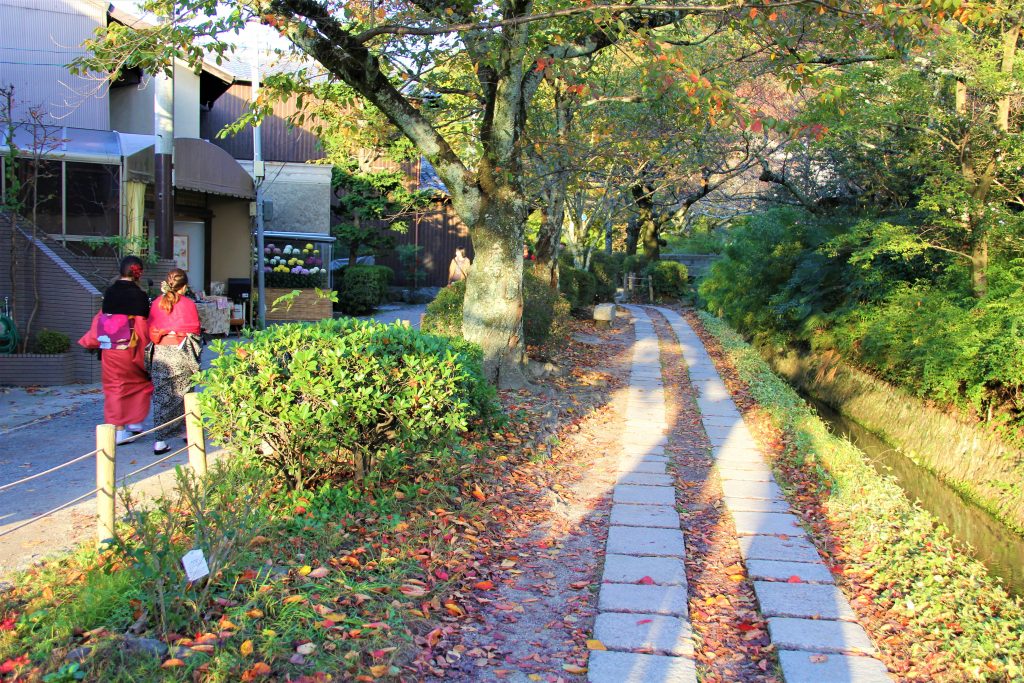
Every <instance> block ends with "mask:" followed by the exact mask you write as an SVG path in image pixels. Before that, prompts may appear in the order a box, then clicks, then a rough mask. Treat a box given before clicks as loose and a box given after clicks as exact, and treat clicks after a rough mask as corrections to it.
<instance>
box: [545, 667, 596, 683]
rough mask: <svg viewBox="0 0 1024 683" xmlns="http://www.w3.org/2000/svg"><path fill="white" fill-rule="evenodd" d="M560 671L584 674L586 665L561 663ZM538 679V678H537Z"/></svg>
mask: <svg viewBox="0 0 1024 683" xmlns="http://www.w3.org/2000/svg"><path fill="white" fill-rule="evenodd" d="M562 671H565V672H566V673H570V674H585V673H587V667H585V666H577V665H576V664H563V665H562ZM537 680H540V679H537Z"/></svg>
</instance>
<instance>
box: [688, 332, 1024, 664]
mask: <svg viewBox="0 0 1024 683" xmlns="http://www.w3.org/2000/svg"><path fill="white" fill-rule="evenodd" d="M700 317H701V321H702V322H703V323H704V326H705V328H706V329H707V330H708V332H710V333H711V334H712V335H713V336H715V337H716V338H717V339H718V340H719V342H721V344H722V346H723V347H724V349H725V351H726V353H727V354H728V356H729V358H730V360H731V361H732V362H733V364H734V365H735V367H736V370H737V373H738V375H739V378H740V379H741V380H742V381H743V382H744V383H746V384H747V386H748V387H749V390H750V394H751V397H752V398H753V399H754V400H755V401H757V403H758V404H759V405H760V406H761V407H762V408H764V409H765V410H766V411H767V414H768V415H769V416H770V417H771V419H772V421H773V422H774V423H775V425H776V426H777V427H779V428H780V429H782V430H783V431H785V432H786V433H787V434H788V435H789V436H790V437H791V438H792V443H793V450H792V452H791V454H790V455H789V456H787V457H791V458H793V459H794V461H795V464H798V465H800V466H802V467H803V469H804V470H805V471H807V472H811V473H814V474H815V476H816V477H817V478H818V479H819V480H820V483H821V485H822V486H823V487H825V488H826V489H827V492H828V493H827V495H828V502H827V505H826V508H825V509H826V510H828V512H829V520H830V521H831V522H832V525H831V526H830V528H831V529H833V530H838V532H839V533H838V535H839V538H840V539H841V541H842V543H843V545H844V546H845V548H846V549H847V551H848V552H849V557H848V559H847V567H848V568H847V573H849V574H851V575H854V576H856V575H857V572H858V571H859V572H860V573H861V575H863V576H870V578H869V579H867V581H868V582H869V584H868V585H869V586H871V587H872V588H873V589H874V590H875V591H877V595H878V599H879V601H880V602H881V603H882V606H883V607H886V608H888V610H889V614H890V616H891V617H892V618H893V619H896V620H898V621H899V622H900V624H901V629H902V630H903V631H904V633H905V634H906V635H907V636H908V637H907V641H908V642H910V643H911V644H912V645H911V647H912V649H911V652H909V653H908V654H909V659H910V661H915V660H925V659H928V660H933V659H935V658H936V657H937V656H938V657H940V658H941V660H942V661H941V665H942V666H943V667H945V669H944V673H945V674H946V675H945V676H944V678H943V679H942V680H950V681H966V680H984V681H1010V680H1014V681H1016V680H1021V676H1022V675H1024V670H1022V668H1021V662H1024V640H1022V639H1021V637H1020V634H1021V633H1022V632H1024V604H1022V603H1021V602H1019V601H1016V600H1014V599H1013V598H1011V597H1009V596H1008V595H1007V593H1006V590H1005V589H1004V588H1003V587H1002V586H1001V585H999V584H998V583H996V582H995V581H993V580H992V579H991V578H989V576H988V575H987V573H986V571H985V567H984V566H983V565H982V564H981V563H980V562H978V561H977V560H974V559H972V558H971V557H970V556H969V555H967V554H966V553H964V552H963V550H962V549H961V548H959V547H958V546H957V544H956V543H954V542H953V540H952V539H951V538H950V536H949V533H948V532H947V531H946V530H945V528H944V527H942V526H941V525H940V524H939V523H938V522H937V520H936V519H935V518H934V517H933V516H932V515H931V514H929V513H928V512H925V511H924V510H922V509H921V508H920V507H919V506H917V505H915V504H912V503H911V502H910V501H909V500H907V497H906V496H905V495H904V494H903V492H902V490H901V489H900V488H899V486H898V485H897V484H896V483H895V481H894V480H893V478H892V477H890V476H883V475H881V474H879V473H878V472H877V471H876V470H875V469H874V468H873V467H872V466H871V465H870V464H868V462H867V459H866V456H865V455H864V453H863V452H861V451H860V450H859V449H857V448H856V446H854V445H853V444H851V443H850V442H849V441H847V440H845V439H841V438H838V437H836V436H833V435H832V434H831V432H829V429H828V427H827V426H826V425H825V424H824V423H823V422H822V421H821V420H820V419H819V418H818V417H817V415H815V413H814V411H813V410H812V409H810V408H809V407H808V406H807V404H806V403H805V402H804V401H803V400H802V399H801V398H800V397H799V396H798V395H797V394H796V392H795V391H794V390H793V389H792V388H790V387H789V385H788V384H786V383H785V382H784V381H783V380H781V379H780V378H779V377H778V376H776V375H775V374H774V373H773V372H772V371H771V368H769V367H768V365H767V363H765V361H764V360H763V359H762V358H761V357H760V355H759V354H758V353H757V351H755V350H754V349H753V348H751V347H750V345H748V344H747V343H745V342H744V341H743V339H742V338H741V337H740V336H739V335H738V334H736V332H734V331H733V330H732V329H730V328H729V327H728V326H727V325H726V324H725V323H723V322H722V321H721V320H719V319H717V318H715V317H713V316H711V315H708V314H707V313H701V314H700ZM869 572H870V574H869Z"/></svg>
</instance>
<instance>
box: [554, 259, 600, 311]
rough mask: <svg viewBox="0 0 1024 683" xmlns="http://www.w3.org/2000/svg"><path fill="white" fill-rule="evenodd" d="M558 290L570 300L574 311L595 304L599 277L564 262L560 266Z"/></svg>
mask: <svg viewBox="0 0 1024 683" xmlns="http://www.w3.org/2000/svg"><path fill="white" fill-rule="evenodd" d="M558 291H559V292H561V293H562V295H563V296H564V297H565V298H566V299H567V300H568V301H569V305H570V307H571V308H572V310H573V312H574V313H578V312H580V311H583V310H584V309H586V308H588V307H590V306H593V305H594V299H595V297H596V296H597V278H595V277H594V276H593V275H592V274H591V273H588V272H587V271H585V270H580V269H578V268H573V267H572V266H570V265H569V264H567V263H563V264H561V265H560V266H559V268H558Z"/></svg>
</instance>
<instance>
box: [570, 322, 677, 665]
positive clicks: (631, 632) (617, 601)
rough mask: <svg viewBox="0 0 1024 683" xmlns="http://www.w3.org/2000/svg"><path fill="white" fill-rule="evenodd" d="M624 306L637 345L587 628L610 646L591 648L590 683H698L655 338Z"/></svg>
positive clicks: (648, 325) (648, 324) (634, 349)
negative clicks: (603, 554)
mask: <svg viewBox="0 0 1024 683" xmlns="http://www.w3.org/2000/svg"><path fill="white" fill-rule="evenodd" d="M629 308H630V310H631V311H632V313H633V315H634V317H635V325H634V327H635V331H636V343H635V345H634V347H633V362H632V373H631V376H630V380H629V389H628V400H627V408H626V424H625V429H624V431H623V434H622V441H621V443H622V450H621V459H620V462H619V472H620V474H619V478H618V483H617V484H616V486H615V488H614V491H613V494H612V502H613V504H612V511H611V527H610V528H609V530H608V541H607V554H606V557H605V566H604V576H603V578H602V583H601V589H600V594H599V597H598V610H599V614H598V616H597V619H596V621H595V623H594V638H595V639H597V640H599V641H601V643H603V644H604V647H606V648H607V650H604V651H603V650H595V651H593V652H591V655H590V666H589V674H588V675H589V679H590V680H591V681H593V682H594V683H655V682H658V683H660V682H665V683H689V682H691V681H692V682H694V683H695V682H696V680H697V671H696V666H695V664H694V660H693V637H692V633H691V630H690V621H689V617H688V610H687V605H688V596H687V587H686V571H685V567H684V565H683V557H684V554H685V544H684V541H683V533H682V531H680V528H679V514H678V513H677V512H676V508H675V505H676V500H675V486H674V483H673V480H672V477H671V476H670V475H669V474H668V473H667V469H666V465H667V464H668V457H667V456H666V454H665V445H666V443H667V437H666V431H667V424H666V420H665V396H664V389H663V386H662V380H661V361H660V354H659V351H658V337H657V335H656V334H655V332H654V326H653V325H652V324H651V321H650V319H649V318H648V317H647V314H646V313H644V312H643V309H641V308H639V307H629Z"/></svg>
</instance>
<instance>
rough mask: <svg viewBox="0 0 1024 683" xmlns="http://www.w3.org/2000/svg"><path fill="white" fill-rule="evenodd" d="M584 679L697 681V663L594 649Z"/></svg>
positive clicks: (604, 682)
mask: <svg viewBox="0 0 1024 683" xmlns="http://www.w3.org/2000/svg"><path fill="white" fill-rule="evenodd" d="M587 680H588V681H590V683H696V681H697V667H696V665H695V664H694V663H693V660H692V659H688V658H686V657H668V656H666V655H643V654H636V653H633V652H613V651H608V652H602V651H601V650H597V651H594V652H591V653H590V664H589V667H588V673H587ZM818 683H821V682H820V681H819V682H818Z"/></svg>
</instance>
